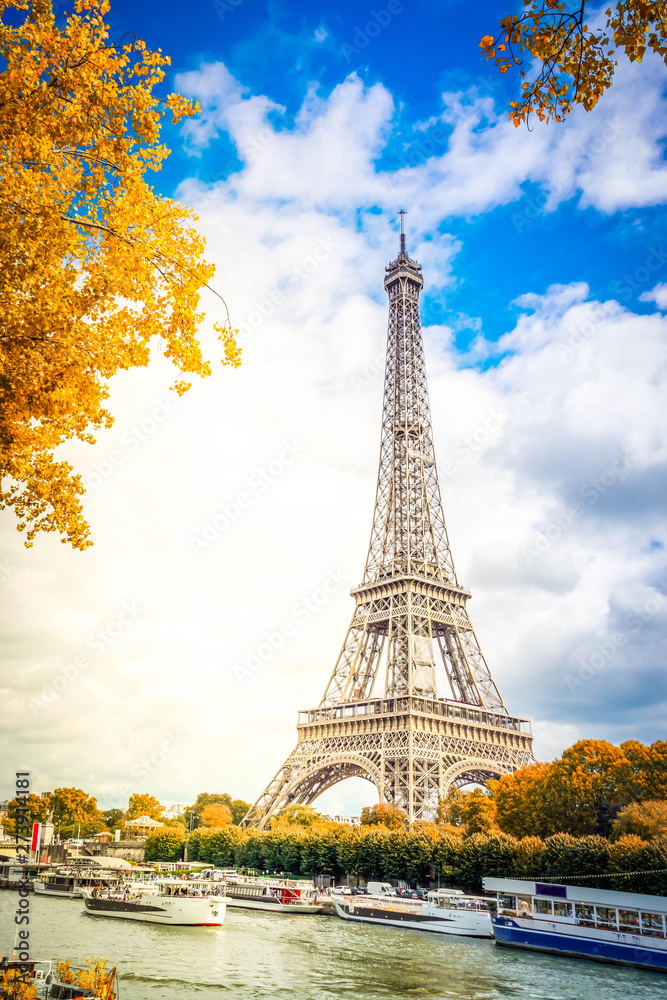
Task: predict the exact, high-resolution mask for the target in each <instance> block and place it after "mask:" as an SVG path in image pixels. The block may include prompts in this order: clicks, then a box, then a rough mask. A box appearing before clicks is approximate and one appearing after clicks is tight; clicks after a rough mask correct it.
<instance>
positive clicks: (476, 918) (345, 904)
mask: <svg viewBox="0 0 667 1000" xmlns="http://www.w3.org/2000/svg"><path fill="white" fill-rule="evenodd" d="M333 904H334V906H335V908H336V913H337V914H338V916H339V917H342V919H343V920H356V921H358V922H360V923H365V924H385V925H386V926H389V927H408V928H410V929H411V930H417V931H430V932H431V933H435V934H453V935H456V936H459V937H482V938H490V937H492V935H493V932H492V929H491V916H490V914H489V913H488V912H485V911H479V910H455V909H453V910H448V909H442V908H439V907H438V908H436V907H433V906H430V905H429V904H428V903H422V904H419V903H417V905H415V906H414V907H410V908H409V909H408V908H406V907H404V906H401V905H395V906H392V903H391V902H390V901H389V900H388V899H386V897H385V898H377V899H375V900H373V899H372V898H370V897H368V896H366V897H349V896H347V897H344V898H343V899H342V900H339V899H337V898H336V897H335V896H334V897H333Z"/></svg>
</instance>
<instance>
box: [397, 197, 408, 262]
mask: <svg viewBox="0 0 667 1000" xmlns="http://www.w3.org/2000/svg"><path fill="white" fill-rule="evenodd" d="M398 214H399V215H400V217H401V253H405V252H406V251H405V216H406V215H407V212H406V211H405V209H403V208H402V209H401V210H400V212H399V213H398Z"/></svg>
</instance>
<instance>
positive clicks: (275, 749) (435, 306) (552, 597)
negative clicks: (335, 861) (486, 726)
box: [0, 0, 667, 813]
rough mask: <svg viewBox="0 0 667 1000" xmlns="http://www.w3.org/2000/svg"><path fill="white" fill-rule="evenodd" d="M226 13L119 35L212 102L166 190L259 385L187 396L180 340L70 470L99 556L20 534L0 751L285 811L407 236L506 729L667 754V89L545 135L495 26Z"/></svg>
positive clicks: (3, 535) (133, 376) (135, 379)
mask: <svg viewBox="0 0 667 1000" xmlns="http://www.w3.org/2000/svg"><path fill="white" fill-rule="evenodd" d="M227 6H229V8H230V9H229V10H226V9H225V5H224V3H223V5H222V6H221V7H220V12H221V13H222V15H223V16H222V17H220V16H219V13H218V11H216V8H215V6H214V4H212V3H200V2H196V3H194V4H190V5H189V6H187V7H185V6H183V5H170V4H166V3H160V4H158V3H154V2H145V3H142V4H140V5H137V4H130V3H124V2H116V3H114V4H113V9H112V11H111V24H112V37H113V38H114V39H120V38H121V37H122V36H123V35H124V34H127V33H134V34H136V35H139V36H141V37H143V38H144V39H145V41H146V42H147V44H148V45H149V46H150V47H153V48H161V49H162V50H163V51H164V52H166V53H168V54H169V55H170V56H171V58H172V66H171V74H170V78H169V79H168V80H167V81H165V90H166V89H178V90H180V91H181V92H183V93H186V94H188V95H189V96H192V97H194V98H196V99H198V100H199V102H200V104H201V107H202V115H201V116H200V117H199V118H198V119H197V120H193V121H189V122H188V123H186V125H185V126H184V127H179V128H175V127H167V128H166V129H165V138H166V141H167V142H168V144H169V145H170V146H171V148H172V149H173V153H172V156H171V157H170V159H169V161H168V163H167V165H166V167H165V169H164V170H163V171H162V172H161V174H159V175H157V177H156V185H157V187H158V189H159V190H161V191H162V192H163V193H164V194H165V195H169V196H175V197H178V198H179V199H181V200H182V201H184V202H186V203H187V204H189V205H191V206H192V207H193V208H194V210H195V211H196V212H197V214H198V216H199V222H198V225H199V227H200V229H201V231H202V233H203V234H204V235H205V237H206V239H207V254H208V257H209V259H211V260H212V261H213V262H214V263H215V264H216V268H217V271H216V277H215V285H216V288H218V289H219V290H220V291H221V292H222V293H223V294H224V295H225V298H226V299H227V301H228V303H229V307H230V311H231V314H232V319H233V321H234V324H235V325H238V326H239V328H240V331H241V342H242V346H243V363H242V366H241V367H240V368H239V369H238V370H236V371H230V370H229V369H221V368H220V367H218V366H216V368H215V370H214V375H213V376H212V377H211V378H210V379H207V380H204V381H202V382H201V383H197V384H195V385H194V386H193V388H192V390H191V392H190V393H188V394H187V395H186V396H185V397H183V399H181V400H174V399H173V394H172V395H171V396H170V393H169V388H168V387H169V385H170V384H171V383H172V381H173V376H172V372H171V371H170V368H169V365H168V363H167V362H166V361H165V359H164V358H163V357H162V356H161V354H160V350H159V345H158V349H157V350H156V353H155V357H154V359H153V361H152V362H151V364H150V365H149V366H148V367H147V368H146V369H144V370H141V371H135V372H129V373H125V374H122V375H120V376H118V377H116V378H115V379H114V380H113V383H112V385H111V400H110V406H111V410H112V412H113V414H114V416H115V418H116V423H115V426H114V427H113V428H112V429H110V430H108V431H105V432H103V433H101V434H100V435H99V438H98V441H97V443H96V444H95V445H94V446H92V447H89V446H78V447H76V446H68V447H66V448H63V449H62V455H63V457H66V458H67V459H68V460H69V461H71V462H72V463H73V465H75V467H76V468H77V470H78V471H80V472H81V473H82V475H83V479H84V482H85V484H86V487H87V494H86V497H85V509H86V513H87V515H88V518H89V520H90V524H91V528H92V531H93V535H94V538H95V546H94V548H93V549H90V550H88V551H87V552H85V553H76V552H72V551H71V550H69V549H68V548H67V547H66V546H62V545H60V544H59V542H58V540H57V539H55V538H53V537H46V538H42V539H39V540H38V542H37V543H36V545H35V547H34V549H32V550H30V551H26V550H25V549H23V548H22V546H21V540H20V538H19V537H18V536H17V533H16V531H15V529H14V524H13V522H12V520H11V517H10V515H9V513H8V512H5V513H4V514H3V515H2V518H0V566H2V567H5V568H4V569H2V570H0V586H2V587H3V588H4V590H3V601H2V602H0V625H1V630H0V653H2V671H3V673H2V676H1V677H0V683H1V684H2V687H3V691H4V699H5V703H6V704H7V706H8V712H7V713H6V715H7V719H6V726H5V734H4V737H3V740H4V742H3V743H2V744H1V745H2V746H3V748H5V749H6V750H7V752H9V749H10V747H11V750H12V753H13V754H14V753H15V752H16V748H20V751H21V761H20V763H21V764H22V765H23V764H24V763H25V762H26V761H30V762H31V763H32V766H33V768H34V770H35V774H36V779H35V780H36V781H39V784H40V786H41V787H42V788H43V789H44V790H46V789H50V788H53V787H57V786H60V785H67V786H69V785H75V786H77V787H82V788H87V789H88V790H90V791H93V792H95V793H96V794H98V796H99V798H100V801H102V802H103V803H104V804H105V805H112V804H113V805H116V804H118V805H123V804H124V803H125V802H126V801H127V796H128V794H129V793H130V792H133V791H142V792H143V791H149V792H151V793H152V794H157V795H159V796H160V798H161V800H162V801H165V802H179V801H181V802H183V801H184V802H188V801H193V800H194V797H195V795H196V794H197V793H198V792H200V791H202V790H204V789H208V790H209V791H211V790H214V789H217V790H227V791H229V792H231V793H232V794H233V795H234V796H239V797H242V798H245V799H254V798H255V797H256V796H257V795H258V794H259V793H260V792H261V790H262V788H263V787H264V785H265V784H266V783H267V782H268V780H269V779H270V778H271V777H272V775H273V774H274V773H275V771H276V770H277V768H278V766H279V765H280V763H281V762H282V761H283V760H284V759H285V757H286V756H287V754H288V753H289V752H290V750H291V749H292V746H293V744H294V736H295V732H294V727H295V722H296V712H297V710H299V709H304V708H308V707H310V706H312V705H315V704H317V703H318V702H319V699H320V697H321V695H322V691H323V690H324V687H325V684H326V681H327V679H328V677H329V675H330V672H331V669H332V667H333V664H334V662H335V660H336V657H337V655H338V651H339V649H340V645H341V643H342V641H343V638H344V634H345V630H346V628H347V625H348V622H349V620H350V616H351V613H352V607H353V602H352V600H351V598H350V596H349V589H350V587H352V586H353V585H354V584H355V583H357V582H358V581H359V579H360V577H361V573H362V568H363V564H364V560H365V555H366V551H367V545H368V533H369V530H370V524H371V514H372V504H373V499H374V495H375V482H376V475H377V460H378V446H379V433H380V412H381V402H382V373H383V352H384V345H385V339H386V318H387V309H386V296H385V293H384V290H383V287H382V279H383V277H384V267H385V264H386V263H387V261H388V260H389V259H390V258H391V257H393V256H394V255H395V253H396V248H397V229H398V224H397V220H396V212H397V210H398V209H401V208H404V209H406V210H407V211H408V216H407V219H406V223H407V232H408V248H409V251H410V253H411V255H412V256H414V257H416V258H417V259H418V260H420V262H421V263H422V264H423V268H424V279H425V287H424V293H423V300H422V304H423V321H424V340H425V353H426V359H427V366H428V372H429V386H430V396H431V405H432V411H433V425H434V438H435V446H436V455H437V458H438V464H439V470H440V482H441V488H442V493H443V500H444V507H445V517H446V519H447V523H448V530H449V535H450V539H451V544H452V549H453V554H454V560H455V563H456V566H457V572H458V576H459V579H460V580H461V581H462V582H463V585H465V586H467V587H469V589H470V590H471V591H472V594H473V600H472V601H471V605H470V612H471V616H472V619H473V621H474V623H475V627H476V630H477V633H478V636H479V638H480V642H481V645H482V648H483V650H484V652H485V655H486V657H487V659H488V661H489V663H490V666H491V669H492V671H493V672H494V675H495V676H496V679H497V681H498V685H499V687H500V690H501V692H502V693H503V696H504V698H505V701H506V702H507V704H508V706H509V709H510V711H511V712H513V713H515V714H517V715H520V716H523V717H527V718H531V719H532V720H533V722H534V732H535V735H536V740H535V752H536V755H537V757H538V758H540V759H550V758H552V757H553V756H554V755H556V754H558V753H560V752H561V751H562V750H563V749H564V748H565V747H566V746H568V745H571V744H572V743H573V742H574V741H575V740H576V739H578V738H581V737H584V736H585V737H598V738H604V739H608V740H611V741H613V742H616V743H619V742H621V741H623V740H625V739H630V738H633V739H639V740H642V741H644V742H651V741H652V740H655V739H658V738H663V737H664V732H665V724H664V720H665V709H666V707H667V682H666V677H667V675H666V672H665V662H666V660H667V641H666V626H667V564H666V560H665V544H666V542H667V532H666V531H665V496H667V430H666V428H667V424H666V421H665V416H666V412H665V411H666V405H665V398H666V396H667V363H666V362H667V352H666V344H667V316H665V312H666V311H667V246H666V245H665V244H663V240H664V232H665V226H664V221H665V204H666V203H667V164H666V163H665V156H664V151H665V138H666V137H667V102H666V100H665V88H666V86H667V71H666V69H665V67H664V65H663V64H662V63H661V62H660V61H659V60H655V59H651V58H648V57H647V59H646V60H645V61H644V63H643V64H642V65H641V66H637V65H635V66H629V65H627V64H624V63H623V62H622V61H621V64H620V65H619V68H618V73H617V81H616V83H615V85H614V87H613V89H612V91H611V92H610V94H609V95H608V96H607V97H605V98H604V100H603V101H602V102H601V103H600V105H599V106H598V108H597V109H596V110H595V111H594V112H593V113H591V114H588V115H586V114H585V113H584V112H583V111H582V110H581V109H578V110H577V111H576V112H575V113H574V114H573V115H572V116H571V117H570V118H569V119H568V121H567V122H566V123H565V124H564V125H561V126H554V125H550V126H548V127H543V126H536V127H535V128H534V130H533V131H528V130H527V129H526V128H518V129H514V128H513V127H512V126H511V125H510V124H509V123H508V121H507V117H506V110H507V104H508V101H509V100H510V99H511V97H512V96H513V94H514V89H513V88H514V87H515V85H516V82H515V81H514V80H512V78H511V77H509V75H508V76H505V77H502V78H501V77H499V76H497V75H496V74H495V73H494V71H493V69H492V68H489V66H488V65H487V64H486V63H485V62H484V61H483V60H482V59H481V57H480V55H479V48H478V44H479V39H480V37H481V36H482V35H483V34H485V33H487V32H492V31H493V28H494V24H495V23H496V20H497V18H498V16H499V15H500V14H501V13H503V12H504V11H505V10H506V8H504V7H502V6H499V5H497V4H490V3H478V4H475V5H471V4H466V3H462V2H461V3H456V2H430V3H425V2H421V0H412V2H406V3H404V4H403V5H399V6H402V10H401V11H400V12H397V13H395V14H392V16H391V17H390V18H389V13H388V5H387V4H386V3H384V4H378V5H375V6H371V5H369V6H366V5H363V4H352V3H345V2H343V3H339V4H337V5H336V6H335V7H331V8H322V7H319V6H318V5H316V4H308V5H305V4H297V3H287V2H285V3H280V4H277V3H268V4H265V3H262V2H259V0H243V2H241V3H238V4H236V5H234V4H232V3H229V4H228V5H227ZM395 7H396V5H394V9H395ZM373 11H374V12H375V13H373ZM381 22H383V23H382V24H381ZM374 24H375V25H378V26H379V27H378V30H377V31H376V30H375V28H374V27H372V25H374ZM368 25H371V28H370V30H369V29H368V27H367V26H368ZM362 33H363V34H362ZM365 39H367V44H361V43H363V42H364V40H365ZM346 46H347V47H352V46H354V47H355V48H358V49H359V51H358V52H351V51H350V49H349V48H346ZM348 57H349V58H348ZM666 243H667V241H666ZM204 307H205V309H206V311H207V313H208V315H207V318H206V321H205V323H204V324H203V326H202V331H201V336H202V342H203V345H204V350H205V352H206V353H207V354H209V355H211V356H213V357H215V352H216V340H215V336H214V335H213V333H212V330H211V323H212V321H213V320H217V319H220V318H221V317H220V316H218V315H217V314H216V308H217V305H216V303H215V302H214V301H212V300H208V301H207V300H204ZM258 484H262V485H261V486H260V485H258ZM241 494H244V495H245V494H247V495H248V496H249V497H250V502H249V504H248V505H244V506H243V507H241V506H240V505H239V503H238V498H239V496H240V495H241ZM332 581H334V582H333V583H332ZM327 582H328V584H329V586H328V589H327V591H326V593H327V597H326V600H325V601H324V603H323V604H322V605H321V606H320V605H317V611H316V612H313V613H312V614H310V613H309V614H307V615H304V613H303V608H304V607H307V603H308V602H309V601H310V602H311V603H312V601H311V598H312V595H313V594H315V593H320V592H322V588H323V587H324V584H325V583H327ZM284 627H285V628H287V631H289V632H290V636H291V637H290V639H289V641H287V640H285V641H282V640H280V641H279V640H275V642H274V639H275V637H276V636H279V635H280V634H281V629H283V628H284ZM272 637H273V638H272ZM267 643H268V644H269V645H268V647H267ZM267 648H268V649H269V654H268V655H267V656H266V657H265V658H263V659H261V662H259V661H258V659H257V657H258V650H266V649H267ZM77 658H78V659H77ZM248 664H255V666H252V667H250V668H248V667H247V665H248ZM73 718H75V719H85V720H87V721H86V725H85V726H83V727H78V726H77V727H73V726H72V719H73ZM165 747H167V748H168V749H164V748H165ZM372 799H373V794H372V789H370V786H368V785H367V784H359V781H357V783H356V784H353V785H351V786H347V787H343V786H340V788H336V789H333V790H331V791H330V792H328V793H326V796H325V797H323V800H322V802H320V803H318V805H320V806H321V807H322V808H325V809H326V810H328V811H331V812H334V813H335V812H341V811H352V812H358V811H359V809H360V808H361V807H362V806H363V805H367V804H369V803H370V802H371V801H372Z"/></svg>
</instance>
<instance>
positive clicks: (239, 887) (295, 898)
mask: <svg viewBox="0 0 667 1000" xmlns="http://www.w3.org/2000/svg"><path fill="white" fill-rule="evenodd" d="M224 890H225V896H226V897H227V905H228V906H239V907H242V908H243V909H248V910H270V911H272V912H274V913H304V914H309V913H310V914H313V913H322V910H323V909H324V907H322V906H320V905H319V904H318V903H317V893H316V890H315V886H314V885H313V883H312V882H309V881H308V880H307V879H297V880H296V881H290V879H278V878H275V879H271V878H253V877H251V876H244V875H237V876H235V877H234V876H228V877H227V879H226V880H225V882H224Z"/></svg>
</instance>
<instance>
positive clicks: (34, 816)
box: [4, 793, 50, 837]
mask: <svg viewBox="0 0 667 1000" xmlns="http://www.w3.org/2000/svg"><path fill="white" fill-rule="evenodd" d="M49 802H50V796H49V797H48V798H42V796H41V795H35V794H33V793H31V794H30V795H27V796H26V797H25V798H23V799H12V800H11V801H10V802H8V803H7V819H6V820H5V824H4V827H5V832H6V833H8V834H9V835H10V836H12V837H13V836H14V834H15V833H16V817H17V814H18V813H19V812H21V813H24V814H25V815H26V816H27V817H28V820H29V822H30V823H31V824H32V823H45V822H46V819H47V816H48V813H49Z"/></svg>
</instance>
